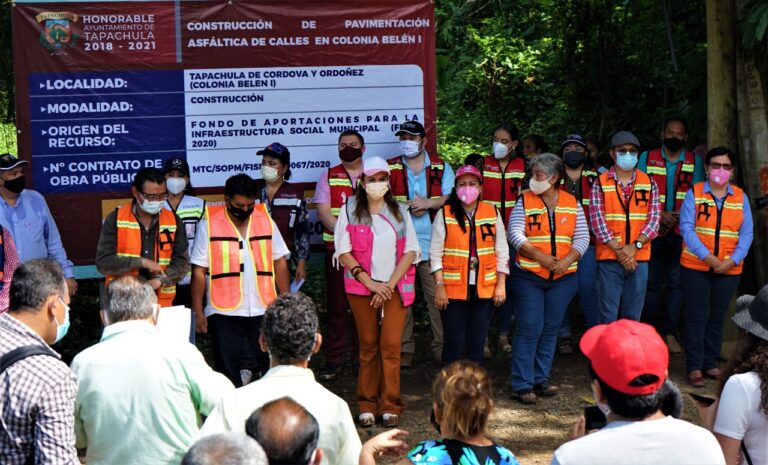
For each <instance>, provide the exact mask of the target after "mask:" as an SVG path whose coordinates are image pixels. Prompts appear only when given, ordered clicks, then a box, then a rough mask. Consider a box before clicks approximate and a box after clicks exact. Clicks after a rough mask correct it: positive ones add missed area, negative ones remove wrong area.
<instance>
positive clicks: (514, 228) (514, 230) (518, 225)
mask: <svg viewBox="0 0 768 465" xmlns="http://www.w3.org/2000/svg"><path fill="white" fill-rule="evenodd" d="M518 207H519V208H518ZM553 214H554V210H550V211H549V217H550V219H551V218H552V215H553ZM507 231H508V233H507V234H508V238H509V244H510V245H511V246H512V248H513V249H515V250H516V251H517V250H520V247H522V246H523V244H525V243H526V242H528V237H527V236H526V235H525V206H524V205H523V196H522V195H521V196H520V197H518V198H517V203H516V204H515V208H513V209H512V215H510V217H509V227H508V228H507ZM571 247H573V249H574V250H576V251H577V252H579V255H580V257H583V256H584V253H586V251H587V249H588V248H589V228H588V227H587V220H586V218H584V209H583V208H581V207H579V208H577V209H576V229H575V230H574V231H573V242H572V245H571Z"/></svg>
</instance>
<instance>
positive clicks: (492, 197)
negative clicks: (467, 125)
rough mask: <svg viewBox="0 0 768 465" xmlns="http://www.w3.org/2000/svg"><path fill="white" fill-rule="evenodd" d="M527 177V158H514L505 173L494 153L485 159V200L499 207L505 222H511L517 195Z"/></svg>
mask: <svg viewBox="0 0 768 465" xmlns="http://www.w3.org/2000/svg"><path fill="white" fill-rule="evenodd" d="M524 179H525V159H524V158H523V157H515V158H512V159H511V160H510V161H509V163H508V164H507V167H506V169H505V171H504V173H502V172H501V165H500V164H499V160H497V159H496V158H495V157H494V156H493V155H488V156H486V157H485V158H484V159H483V200H484V201H485V202H488V203H490V204H491V205H493V206H494V207H496V208H498V209H499V211H500V212H501V218H502V219H503V220H504V224H509V216H510V214H511V213H512V209H513V208H514V207H515V203H516V202H517V197H518V195H519V194H520V190H521V188H522V185H523V180H524Z"/></svg>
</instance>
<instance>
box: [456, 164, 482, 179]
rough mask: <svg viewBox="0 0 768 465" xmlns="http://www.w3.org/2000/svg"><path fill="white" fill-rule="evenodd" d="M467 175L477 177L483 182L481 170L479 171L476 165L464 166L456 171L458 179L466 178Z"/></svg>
mask: <svg viewBox="0 0 768 465" xmlns="http://www.w3.org/2000/svg"><path fill="white" fill-rule="evenodd" d="M465 174H471V175H472V176H474V177H476V178H477V179H480V180H482V179H483V175H482V174H480V170H479V169H477V167H476V166H474V165H463V166H462V167H460V168H459V169H458V171H456V179H459V178H460V177H461V176H464V175H465Z"/></svg>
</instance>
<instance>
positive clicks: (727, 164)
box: [709, 162, 733, 171]
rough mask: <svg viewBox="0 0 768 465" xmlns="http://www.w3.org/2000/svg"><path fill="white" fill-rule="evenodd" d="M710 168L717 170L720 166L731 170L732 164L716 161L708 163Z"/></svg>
mask: <svg viewBox="0 0 768 465" xmlns="http://www.w3.org/2000/svg"><path fill="white" fill-rule="evenodd" d="M709 167H710V169H713V170H718V169H720V168H722V169H724V170H725V171H731V170H732V169H733V165H731V164H730V163H717V162H713V163H710V164H709Z"/></svg>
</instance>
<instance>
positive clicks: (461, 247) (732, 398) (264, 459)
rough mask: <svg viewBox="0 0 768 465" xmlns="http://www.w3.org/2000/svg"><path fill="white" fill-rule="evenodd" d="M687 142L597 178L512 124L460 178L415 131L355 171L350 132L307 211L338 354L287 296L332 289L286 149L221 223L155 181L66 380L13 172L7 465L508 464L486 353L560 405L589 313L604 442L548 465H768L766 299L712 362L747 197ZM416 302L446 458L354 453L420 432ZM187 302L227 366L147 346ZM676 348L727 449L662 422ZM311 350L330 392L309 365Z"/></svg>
mask: <svg viewBox="0 0 768 465" xmlns="http://www.w3.org/2000/svg"><path fill="white" fill-rule="evenodd" d="M687 132H688V128H687V122H686V121H685V120H684V119H683V118H679V117H673V118H669V119H668V120H667V121H665V123H664V127H663V128H662V131H661V138H662V140H663V144H662V146H661V147H660V148H658V149H653V150H649V151H643V152H642V153H641V150H640V149H641V143H640V142H639V141H638V139H637V138H636V137H635V136H634V135H633V134H632V133H631V132H628V131H619V132H617V133H616V134H614V135H613V137H612V138H611V141H610V146H609V147H608V149H607V150H606V151H605V154H608V156H609V158H606V157H605V156H600V154H599V153H598V151H597V148H596V146H595V143H594V141H591V140H588V139H585V138H583V137H582V136H580V135H578V134H569V135H567V136H566V137H565V138H564V139H563V141H562V143H561V144H560V149H559V150H558V151H557V153H556V154H555V153H549V152H547V150H549V147H548V146H547V144H546V142H545V141H544V140H543V139H542V138H541V137H539V136H535V135H533V136H528V137H527V138H525V139H523V142H522V143H521V141H520V134H519V131H518V129H517V128H516V127H515V126H514V125H511V124H509V123H504V124H501V125H499V127H498V128H496V129H495V130H494V131H492V145H491V146H490V148H491V149H492V153H491V154H489V155H486V156H481V155H478V154H472V155H469V156H468V157H467V159H466V160H465V162H464V164H463V165H461V166H459V167H457V169H456V170H455V171H454V168H453V167H452V166H451V165H449V164H448V163H446V162H445V161H443V160H441V159H439V158H438V157H436V156H435V155H434V154H430V153H427V150H426V145H427V137H426V132H425V130H424V127H423V126H422V125H421V124H420V123H419V122H418V121H407V122H404V123H402V124H401V125H400V126H399V129H398V130H397V131H396V133H395V136H396V137H397V138H398V139H399V151H400V153H399V154H398V155H397V156H394V157H392V158H390V159H388V160H386V159H384V158H380V157H378V156H368V157H365V158H364V157H363V155H364V153H365V148H366V147H365V140H364V136H363V135H362V134H360V133H358V132H356V131H352V130H350V131H346V132H343V133H341V134H340V135H339V138H338V150H339V152H338V154H339V160H340V163H339V164H337V165H335V166H333V167H331V168H329V169H328V170H327V172H326V173H324V174H323V175H322V176H321V177H320V179H319V180H318V183H317V188H316V193H315V198H314V199H313V202H314V204H315V206H316V208H317V212H318V218H319V220H320V221H321V223H322V224H323V227H324V233H323V241H324V243H325V267H324V270H323V271H324V275H325V283H326V296H327V302H326V308H327V313H326V319H327V321H326V329H325V331H323V332H322V334H321V331H320V327H319V322H318V318H317V309H316V306H315V304H314V303H313V302H312V300H311V299H309V298H308V297H306V296H305V295H303V294H301V293H299V292H291V286H292V281H293V284H294V285H295V284H296V283H301V282H302V281H304V280H306V279H310V280H311V279H317V277H314V276H310V275H308V272H307V260H308V258H309V254H310V246H309V242H310V241H309V239H310V234H311V232H310V227H309V219H308V214H307V204H306V200H305V199H304V195H303V190H302V189H300V188H299V187H298V186H295V185H293V184H291V183H289V182H288V179H289V178H290V175H291V172H290V166H291V162H290V151H289V149H288V148H287V147H285V146H283V145H282V144H280V143H278V142H275V143H272V144H270V145H268V146H267V147H265V148H264V149H263V150H260V151H258V152H257V155H258V156H261V157H262V169H261V174H262V176H261V178H260V179H258V180H254V179H252V178H251V177H250V176H248V175H246V174H237V175H234V176H232V177H230V178H229V179H227V181H226V183H225V186H224V201H223V202H209V203H206V202H205V201H204V200H203V199H201V198H198V197H196V196H194V189H193V188H192V186H191V183H190V170H189V166H188V165H187V163H186V161H185V160H183V159H180V158H174V159H170V160H167V162H166V163H165V165H164V169H163V170H159V169H156V168H145V169H142V170H141V171H139V172H138V173H136V175H135V177H134V180H133V184H132V187H131V194H132V198H131V201H130V202H127V203H125V204H124V205H122V206H120V207H118V208H117V209H115V210H114V211H113V212H111V213H110V214H109V215H107V217H106V219H105V220H104V223H103V226H102V230H101V235H100V238H99V241H98V244H97V249H96V255H95V262H96V267H97V269H98V270H99V271H100V272H101V273H102V274H103V275H104V276H105V277H106V279H105V283H104V286H103V288H102V292H101V295H100V305H101V309H102V310H101V318H102V321H103V323H104V325H105V328H104V331H103V334H102V336H101V340H100V342H99V343H97V344H96V345H94V346H92V347H90V348H88V349H86V350H84V351H83V352H81V353H80V354H78V355H77V356H76V357H75V359H74V361H73V362H72V364H71V366H70V367H67V366H66V365H65V364H64V363H62V362H61V361H60V360H59V356H58V354H56V352H54V351H53V349H51V348H50V345H52V344H54V343H55V342H57V341H59V340H61V338H63V337H64V336H65V334H66V332H67V330H68V328H69V321H70V320H69V303H70V297H71V296H72V295H74V294H75V293H76V292H77V282H76V281H75V280H74V274H73V271H72V264H71V262H69V261H68V260H67V258H66V253H65V251H64V248H63V246H62V244H61V240H60V237H59V234H58V231H57V229H56V224H55V222H54V221H53V218H52V216H51V214H50V212H49V211H48V208H47V206H46V204H45V199H44V198H43V197H42V196H41V195H40V194H38V193H36V192H35V191H32V190H29V189H25V183H24V177H23V166H24V165H25V164H27V163H28V162H26V161H23V160H18V159H16V158H14V157H12V156H10V155H6V156H3V157H0V197H1V198H0V206H2V207H3V211H2V213H3V214H2V215H0V228H2V230H1V231H0V233H1V234H0V238H1V242H0V245H1V246H2V247H1V249H2V253H0V260H2V264H0V270H2V278H1V279H2V286H1V287H0V307H2V312H3V313H2V314H1V315H0V333H2V334H1V336H0V356H2V359H0V368H1V369H2V370H0V387H2V388H3V390H4V392H5V400H4V410H3V428H2V429H0V457H2V460H1V461H2V463H9V464H26V463H56V464H59V463H61V464H76V463H79V462H78V458H77V448H79V449H83V450H84V451H85V461H86V463H88V464H89V465H93V464H123V463H125V464H129V463H131V464H158V463H167V464H177V463H180V462H181V463H185V464H209V463H210V464H213V463H229V462H226V461H224V459H223V458H222V457H236V456H242V457H243V459H242V461H241V462H233V463H251V462H252V463H272V464H277V463H312V464H351V463H358V462H359V463H364V464H372V463H375V461H376V458H377V457H378V456H380V455H383V454H386V455H394V456H403V455H404V456H405V458H403V459H402V462H401V463H404V464H410V463H412V464H420V463H438V464H439V463H466V464H470V465H471V464H474V463H477V464H481V463H482V464H493V465H500V464H514V463H517V460H516V459H515V457H514V455H513V454H512V452H510V451H509V450H507V449H505V448H503V447H501V446H499V445H497V444H495V443H494V442H493V441H492V440H491V439H490V438H489V436H488V432H487V431H486V425H487V423H488V418H489V415H490V413H491V410H492V409H493V405H494V403H493V398H492V392H493V391H492V384H493V383H492V380H491V379H490V377H489V375H488V373H487V372H486V371H485V370H484V369H483V368H482V365H483V363H484V360H485V359H487V358H488V357H489V355H490V352H491V351H492V350H498V351H500V352H501V353H504V354H507V355H508V356H509V358H510V359H511V360H510V370H511V376H510V380H509V383H510V387H511V391H512V392H513V398H514V399H516V400H517V401H519V402H520V403H522V404H534V403H537V402H541V401H542V398H544V397H551V396H555V395H557V393H558V390H559V389H558V387H557V386H556V385H555V384H553V383H552V382H551V380H552V374H551V370H552V365H553V360H554V357H555V354H556V352H560V353H562V354H568V353H572V352H573V351H574V345H575V344H574V342H572V337H573V336H572V334H573V332H572V325H571V320H572V317H573V315H572V313H573V312H574V311H580V312H581V313H582V314H583V317H584V322H585V327H586V328H585V329H586V333H585V334H584V336H583V337H582V338H581V341H580V343H579V344H578V347H579V349H580V350H581V352H582V353H583V354H584V355H585V356H586V357H587V359H588V360H589V364H590V375H591V379H592V383H591V387H592V391H593V394H594V398H595V400H596V402H597V405H598V406H599V407H600V410H601V411H603V413H604V414H605V415H606V417H607V426H606V427H605V428H604V429H602V430H600V431H599V432H596V433H593V434H586V433H588V431H584V428H585V425H584V424H582V423H580V424H579V425H577V428H576V430H575V432H574V435H575V436H585V434H586V436H585V437H583V438H579V439H575V440H573V441H571V442H568V443H567V444H564V445H563V446H562V447H561V448H559V449H558V450H557V451H556V452H555V456H554V458H553V463H561V464H566V463H586V462H598V463H600V462H605V463H608V462H612V463H615V462H616V461H621V462H629V463H647V462H649V461H651V460H655V461H659V460H661V459H662V458H665V459H666V458H669V457H671V455H669V454H670V453H673V455H674V457H675V460H674V461H675V462H680V463H718V464H719V463H728V464H729V465H730V464H731V463H736V461H737V460H739V459H740V458H744V457H752V459H756V460H755V462H756V463H764V461H765V460H764V459H765V458H766V457H768V455H766V454H765V453H764V451H763V449H765V444H766V443H765V441H763V440H761V438H760V433H761V432H764V428H765V427H766V425H768V420H766V418H767V417H766V414H765V412H764V411H763V410H762V406H763V405H766V404H768V403H767V402H766V400H765V399H763V397H764V395H763V394H762V393H763V391H764V390H763V389H762V383H763V379H762V378H763V376H768V374H766V373H768V365H765V363H766V362H765V361H764V358H765V356H764V355H763V352H765V350H766V347H768V346H764V341H765V340H766V339H768V288H765V289H763V290H762V291H761V292H760V293H759V294H758V295H757V296H756V297H754V298H750V297H745V298H742V299H740V300H739V310H740V311H739V313H737V314H736V316H735V317H734V322H735V324H736V325H737V326H738V327H739V328H741V329H742V333H741V334H740V336H739V338H740V339H739V345H738V347H737V349H736V351H735V352H734V355H733V358H732V360H731V362H730V363H729V364H728V365H726V367H725V369H722V370H721V368H720V367H719V364H718V357H719V354H720V348H721V340H722V333H723V326H724V321H725V314H726V311H727V309H728V307H729V305H730V302H731V301H732V299H733V297H734V295H735V294H736V289H737V285H738V282H739V278H740V275H741V273H742V267H743V261H744V259H745V257H746V255H747V253H748V251H749V248H750V245H751V242H752V235H753V224H752V217H751V213H750V206H749V200H748V199H747V196H746V194H745V193H744V191H743V190H742V189H741V188H739V187H738V186H737V185H735V184H734V182H733V181H734V172H735V169H736V165H737V158H736V156H735V155H734V153H733V152H732V151H730V150H729V149H727V148H723V147H717V148H713V149H711V150H709V151H708V152H706V154H694V153H693V152H690V151H688V150H687V149H686V148H685V143H686V140H687ZM298 285H300V284H298ZM416 299H423V300H424V303H425V304H426V308H427V311H428V315H429V320H430V327H431V335H432V339H431V342H430V353H431V357H432V358H433V359H434V361H435V362H436V363H437V364H439V365H440V366H441V367H442V371H441V372H440V374H439V375H438V377H437V379H436V380H435V383H434V386H433V391H432V394H433V417H434V418H433V424H434V426H435V429H436V430H437V432H438V433H439V434H440V435H441V437H440V439H437V440H433V441H424V442H420V443H418V444H417V445H415V447H408V446H407V445H406V442H407V441H406V436H407V433H405V432H404V431H401V430H398V429H391V430H390V431H388V432H386V433H383V434H381V435H379V436H376V437H374V438H372V439H371V440H370V441H369V442H367V443H366V444H361V442H360V439H359V436H358V435H357V432H356V430H355V421H354V419H353V418H356V421H357V423H358V425H359V426H361V427H363V428H366V427H370V426H372V425H375V424H376V423H378V422H381V424H382V425H383V426H384V427H387V428H396V427H397V426H398V425H399V424H400V419H401V416H402V415H403V414H404V412H405V411H406V405H405V402H404V401H403V399H402V398H401V395H400V376H401V375H400V372H401V368H403V367H408V366H411V365H412V364H413V363H414V360H413V358H414V357H413V354H414V353H415V350H416V347H415V341H414V338H413V324H414V319H413V313H412V311H411V308H412V306H413V305H414V303H415V302H416ZM174 305H183V306H185V307H187V308H190V309H191V311H192V313H191V318H190V321H191V323H190V328H189V342H191V343H194V342H195V334H196V333H197V334H203V333H208V334H209V336H210V341H211V349H212V355H213V359H214V367H213V368H211V367H209V366H208V365H207V364H206V362H205V360H204V358H203V356H202V354H201V353H200V352H199V351H198V349H197V348H196V347H195V345H194V344H189V343H186V342H184V343H181V342H180V341H169V340H168V339H167V338H166V337H165V336H162V335H161V334H159V333H158V332H157V331H156V328H155V325H156V323H157V320H158V312H159V311H160V309H161V308H165V307H170V306H174ZM641 321H642V322H641ZM494 322H495V324H496V329H495V330H494V331H492V330H491V329H492V325H493V324H494ZM647 323H650V324H647ZM681 327H682V331H681V332H680V328H681ZM184 331H185V333H186V327H185V329H184ZM678 333H680V334H681V335H682V336H683V337H682V342H683V346H684V349H682V348H681V347H680V345H679V343H678V340H677V335H678ZM489 334H495V335H497V336H496V337H497V339H496V340H495V341H494V340H491V341H489ZM492 347H493V349H491V348H492ZM424 349H426V348H424ZM682 350H684V352H685V365H686V371H687V382H688V383H689V384H690V385H691V386H693V387H701V386H703V385H704V384H705V382H706V381H705V378H712V379H716V380H719V382H720V383H721V387H720V399H719V406H716V416H713V418H715V420H714V421H713V422H712V424H711V425H709V426H710V429H711V430H712V431H714V433H715V435H714V436H713V435H712V434H711V433H710V432H708V431H706V430H705V429H703V428H699V427H695V426H693V425H691V424H689V423H686V422H684V421H682V420H678V419H676V418H674V416H675V412H671V413H670V412H668V411H666V410H665V408H663V407H664V406H665V405H668V404H669V403H670V402H671V403H672V404H674V403H675V401H678V402H679V401H680V399H679V396H680V394H679V391H678V390H677V388H676V387H675V386H674V385H673V384H672V383H671V382H670V381H669V380H668V376H667V373H668V364H669V363H668V361H669V354H676V353H680V352H681V351H682ZM320 351H322V352H323V355H324V359H325V365H324V367H323V368H322V369H321V370H319V371H318V373H317V377H315V374H314V373H313V372H312V370H310V369H309V360H310V358H311V356H312V355H313V354H316V353H319V352H320ZM347 357H349V358H347ZM765 360H768V358H766V359H765ZM348 361H349V362H351V363H352V365H353V366H355V367H356V369H357V374H358V376H357V386H356V399H357V405H356V409H355V410H356V412H355V417H353V416H352V413H351V410H350V408H349V406H348V405H347V403H346V402H344V401H343V400H342V399H341V398H339V397H338V396H337V395H336V394H334V393H332V392H330V391H329V390H328V389H326V388H325V387H324V386H323V385H322V384H320V383H318V382H317V381H316V379H318V380H320V381H327V380H332V379H334V378H336V377H337V376H339V374H340V373H341V372H342V370H343V369H344V366H345V363H347V362H348ZM764 365H765V366H764ZM765 381H766V382H768V380H765ZM496 383H498V380H496ZM202 417H205V418H206V419H205V422H204V423H202V422H201V418H202ZM653 420H659V421H658V422H656V421H653ZM201 426H202V427H201ZM198 439H199V440H198ZM196 441H197V442H196ZM193 443H194V445H192V444H193ZM718 443H719V446H718ZM190 446H192V447H191V448H190ZM665 446H666V447H665ZM672 449H674V450H672ZM748 450H749V451H750V452H751V455H748V452H747V451H748ZM595 451H602V454H603V455H600V456H598V455H595V454H596V452H595ZM238 454H240V455H238ZM662 454H664V455H662ZM657 459H658V460H657ZM761 460H762V462H761ZM662 461H663V460H662ZM749 463H752V462H749Z"/></svg>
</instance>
